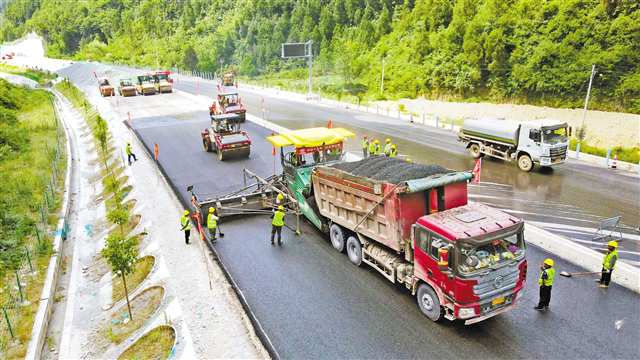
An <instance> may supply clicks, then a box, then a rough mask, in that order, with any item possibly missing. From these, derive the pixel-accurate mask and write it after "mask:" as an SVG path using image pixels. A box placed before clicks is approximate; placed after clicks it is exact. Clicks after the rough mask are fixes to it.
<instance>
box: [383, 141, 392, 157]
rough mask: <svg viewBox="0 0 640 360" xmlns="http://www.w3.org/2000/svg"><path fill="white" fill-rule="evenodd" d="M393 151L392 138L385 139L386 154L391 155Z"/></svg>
mask: <svg viewBox="0 0 640 360" xmlns="http://www.w3.org/2000/svg"><path fill="white" fill-rule="evenodd" d="M390 153H391V139H389V138H387V139H386V140H385V141H384V156H389V154H390Z"/></svg>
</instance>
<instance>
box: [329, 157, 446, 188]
mask: <svg viewBox="0 0 640 360" xmlns="http://www.w3.org/2000/svg"><path fill="white" fill-rule="evenodd" d="M332 167H333V168H336V169H338V170H342V171H345V172H348V173H350V174H352V175H355V176H363V177H366V178H369V179H372V180H378V181H386V182H389V183H394V184H397V183H400V182H403V181H408V180H414V179H421V178H426V177H429V176H432V175H437V174H447V173H452V172H454V171H453V170H449V169H445V168H443V167H442V166H440V165H423V164H415V163H411V162H407V161H405V160H401V159H398V158H389V157H386V156H375V157H370V158H366V159H362V160H360V161H354V162H343V163H339V164H335V165H332Z"/></svg>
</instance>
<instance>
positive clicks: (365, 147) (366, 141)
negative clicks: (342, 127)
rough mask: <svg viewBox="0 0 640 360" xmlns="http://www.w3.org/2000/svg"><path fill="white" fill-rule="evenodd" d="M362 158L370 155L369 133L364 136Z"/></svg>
mask: <svg viewBox="0 0 640 360" xmlns="http://www.w3.org/2000/svg"><path fill="white" fill-rule="evenodd" d="M361 144H362V158H363V159H366V158H367V156H368V155H369V139H367V135H364V136H363V137H362V143H361Z"/></svg>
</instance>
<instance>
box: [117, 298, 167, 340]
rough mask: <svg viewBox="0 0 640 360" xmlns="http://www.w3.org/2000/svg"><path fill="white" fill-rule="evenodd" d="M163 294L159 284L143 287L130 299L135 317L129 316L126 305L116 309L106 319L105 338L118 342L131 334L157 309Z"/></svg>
mask: <svg viewBox="0 0 640 360" xmlns="http://www.w3.org/2000/svg"><path fill="white" fill-rule="evenodd" d="M163 296H164V289H163V288H162V287H160V286H152V287H150V288H148V289H145V290H144V291H143V292H141V293H140V294H139V295H137V296H136V297H135V298H133V299H132V300H131V311H132V312H134V313H135V314H136V317H135V318H133V319H131V318H129V313H128V310H127V309H126V307H122V308H120V309H117V310H116V311H114V312H113V313H112V314H111V317H110V318H109V319H108V321H109V322H108V324H107V325H106V326H105V327H104V331H105V332H106V333H107V336H106V337H107V338H108V339H109V340H110V341H111V342H112V343H114V344H120V343H122V342H123V341H124V340H126V339H127V338H128V337H129V336H131V334H133V333H134V332H135V331H137V330H138V329H140V328H141V327H142V326H143V325H144V323H145V322H146V321H147V320H148V319H149V318H150V317H151V316H152V315H153V314H154V313H155V312H156V310H158V308H159V307H160V304H161V302H162V299H163Z"/></svg>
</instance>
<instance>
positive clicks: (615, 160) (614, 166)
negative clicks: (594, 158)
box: [611, 154, 618, 169]
mask: <svg viewBox="0 0 640 360" xmlns="http://www.w3.org/2000/svg"><path fill="white" fill-rule="evenodd" d="M611 168H612V169H617V168H618V154H614V155H613V161H611Z"/></svg>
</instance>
